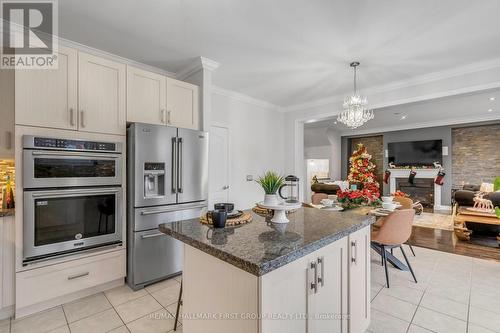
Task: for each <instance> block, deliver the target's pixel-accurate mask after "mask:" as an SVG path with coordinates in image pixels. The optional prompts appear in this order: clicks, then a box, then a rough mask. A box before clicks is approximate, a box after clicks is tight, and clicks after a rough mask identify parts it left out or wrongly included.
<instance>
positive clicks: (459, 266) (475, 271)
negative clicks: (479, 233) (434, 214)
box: [368, 246, 500, 333]
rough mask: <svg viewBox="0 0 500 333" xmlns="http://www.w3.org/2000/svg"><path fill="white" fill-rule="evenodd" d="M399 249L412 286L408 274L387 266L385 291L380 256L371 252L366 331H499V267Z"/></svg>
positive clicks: (385, 332) (383, 332) (420, 249)
mask: <svg viewBox="0 0 500 333" xmlns="http://www.w3.org/2000/svg"><path fill="white" fill-rule="evenodd" d="M404 249H405V252H406V253H407V254H408V255H410V257H409V260H410V263H411V264H412V266H413V268H414V270H415V272H416V275H417V280H418V283H414V282H413V280H412V278H411V275H410V273H409V272H402V271H399V270H397V269H395V268H392V267H391V266H389V267H391V268H390V272H389V275H390V276H389V278H390V288H389V289H388V288H385V273H384V269H383V267H382V266H380V256H378V254H376V253H375V252H373V251H372V282H371V294H372V303H371V308H372V320H371V325H370V327H369V329H368V332H371V333H430V332H439V333H448V332H450V333H493V332H500V263H498V262H492V261H486V260H481V259H474V258H470V257H465V256H459V255H456V254H450V253H445V252H438V251H434V250H428V249H423V248H414V249H415V252H416V257H413V256H411V254H410V251H409V250H408V247H407V246H404ZM394 251H395V252H394V253H395V255H396V256H397V257H399V258H402V256H401V253H400V251H399V250H396V249H395V250H394Z"/></svg>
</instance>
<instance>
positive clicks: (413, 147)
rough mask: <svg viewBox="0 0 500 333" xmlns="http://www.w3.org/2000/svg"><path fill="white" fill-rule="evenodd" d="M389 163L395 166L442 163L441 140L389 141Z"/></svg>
mask: <svg viewBox="0 0 500 333" xmlns="http://www.w3.org/2000/svg"><path fill="white" fill-rule="evenodd" d="M387 148H388V150H389V156H388V157H389V163H390V162H392V163H394V164H395V165H396V166H431V165H432V164H433V163H434V162H439V163H441V164H442V163H443V140H426V141H408V142H390V143H389V144H388V147H387Z"/></svg>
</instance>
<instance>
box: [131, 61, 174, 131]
mask: <svg viewBox="0 0 500 333" xmlns="http://www.w3.org/2000/svg"><path fill="white" fill-rule="evenodd" d="M166 99H167V78H166V77H165V76H163V75H160V74H156V73H152V72H148V71H145V70H142V69H139V68H135V67H132V66H127V121H128V122H139V123H147V124H156V125H166V124H167V103H166Z"/></svg>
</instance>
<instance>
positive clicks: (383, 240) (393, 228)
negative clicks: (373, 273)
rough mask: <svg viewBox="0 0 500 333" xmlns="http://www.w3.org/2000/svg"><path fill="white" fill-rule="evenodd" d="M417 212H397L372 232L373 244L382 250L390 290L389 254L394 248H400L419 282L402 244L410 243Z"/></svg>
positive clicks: (408, 210) (407, 210) (402, 210)
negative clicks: (388, 251)
mask: <svg viewBox="0 0 500 333" xmlns="http://www.w3.org/2000/svg"><path fill="white" fill-rule="evenodd" d="M414 217H415V211H414V210H413V209H401V210H396V211H394V212H393V213H392V214H390V215H389V216H387V217H386V218H385V220H384V223H382V225H381V226H380V228H379V229H378V230H373V231H372V235H371V236H372V242H373V243H375V244H376V245H378V246H379V247H380V248H381V254H382V263H383V265H384V267H385V278H386V281H387V288H389V271H388V267H387V252H386V250H391V249H393V248H397V247H399V249H400V250H401V253H402V254H403V257H404V259H405V261H406V264H407V265H408V268H409V269H410V272H411V275H412V276H413V279H414V280H415V283H416V282H417V278H416V277H415V274H414V272H413V269H412V268H411V265H410V262H409V261H408V258H407V257H406V253H405V252H404V250H403V247H402V244H404V243H405V242H407V241H408V239H409V238H410V236H411V232H412V225H413V218H414Z"/></svg>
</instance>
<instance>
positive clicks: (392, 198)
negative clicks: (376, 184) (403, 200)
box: [382, 197, 394, 203]
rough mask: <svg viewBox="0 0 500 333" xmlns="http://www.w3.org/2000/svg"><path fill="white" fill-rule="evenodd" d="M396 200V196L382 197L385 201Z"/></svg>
mask: <svg viewBox="0 0 500 333" xmlns="http://www.w3.org/2000/svg"><path fill="white" fill-rule="evenodd" d="M393 200H394V197H382V201H383V202H387V203H391V202H392V201H393Z"/></svg>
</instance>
